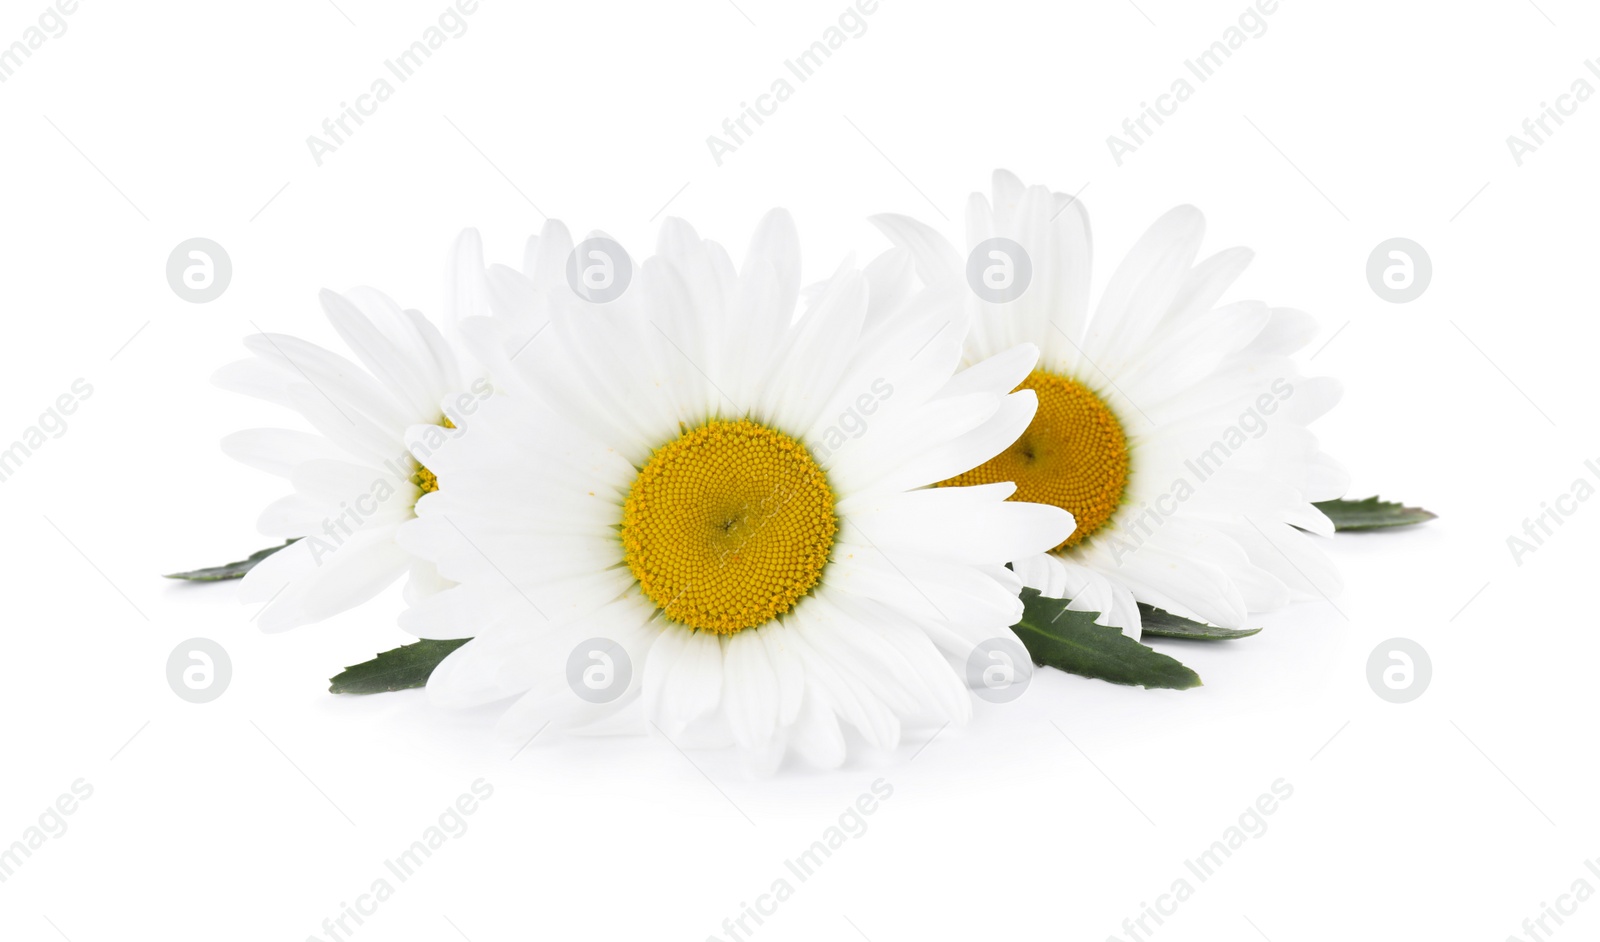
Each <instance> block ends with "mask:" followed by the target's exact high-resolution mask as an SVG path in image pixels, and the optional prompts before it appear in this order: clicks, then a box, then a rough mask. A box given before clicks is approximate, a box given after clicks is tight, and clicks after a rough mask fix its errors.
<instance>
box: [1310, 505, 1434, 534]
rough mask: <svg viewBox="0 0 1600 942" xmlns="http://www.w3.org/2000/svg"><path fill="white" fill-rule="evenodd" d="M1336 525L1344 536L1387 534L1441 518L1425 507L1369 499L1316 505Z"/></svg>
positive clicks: (1335, 527) (1336, 528)
mask: <svg viewBox="0 0 1600 942" xmlns="http://www.w3.org/2000/svg"><path fill="white" fill-rule="evenodd" d="M1314 506H1315V507H1316V508H1317V509H1318V510H1320V511H1322V512H1323V513H1325V514H1327V515H1328V519H1329V520H1332V521H1333V528H1334V529H1335V530H1337V531H1339V532H1341V533H1343V532H1345V531H1348V530H1383V529H1387V528H1389V527H1409V526H1415V525H1416V524H1419V523H1426V522H1427V521H1429V520H1433V519H1435V518H1437V517H1438V514H1435V513H1431V512H1429V511H1426V510H1423V509H1422V508H1421V507H1407V506H1405V505H1404V504H1397V503H1394V502H1392V501H1386V500H1379V499H1378V498H1377V497H1368V498H1367V499H1366V500H1325V501H1320V502H1318V503H1317V504H1315V505H1314Z"/></svg>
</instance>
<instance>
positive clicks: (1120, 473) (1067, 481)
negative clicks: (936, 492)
mask: <svg viewBox="0 0 1600 942" xmlns="http://www.w3.org/2000/svg"><path fill="white" fill-rule="evenodd" d="M1017 388H1018V389H1031V390H1033V391H1034V394H1035V395H1037V396H1038V397H1039V411H1038V412H1037V413H1035V414H1034V417H1033V421H1032V422H1031V423H1029V425H1028V429H1027V431H1025V432H1023V433H1022V437H1021V438H1019V439H1017V440H1016V442H1015V443H1014V444H1013V445H1012V446H1011V447H1010V448H1007V449H1006V450H1005V451H1003V452H1001V453H1000V454H998V455H996V456H995V457H993V458H991V459H990V460H989V461H987V462H985V463H984V464H982V465H979V466H978V467H976V468H973V469H972V470H971V471H968V472H966V473H965V474H961V475H957V476H956V477H953V478H951V479H950V480H948V481H944V482H942V483H943V484H946V485H969V484H993V483H995V482H997V481H1012V482H1015V483H1016V485H1017V492H1016V493H1015V494H1013V495H1012V497H1011V499H1012V500H1025V501H1031V502H1033V503H1036V504H1053V505H1055V506H1057V507H1060V508H1062V509H1064V510H1067V511H1069V512H1071V514H1072V517H1073V519H1074V520H1076V521H1077V524H1078V528H1077V529H1076V530H1074V531H1072V535H1071V536H1069V537H1067V540H1066V542H1065V543H1062V544H1061V545H1060V546H1058V547H1056V549H1058V550H1060V549H1064V548H1066V547H1070V546H1077V545H1078V544H1079V543H1081V542H1083V540H1084V538H1085V537H1087V536H1089V535H1090V534H1091V533H1094V532H1095V531H1096V530H1099V529H1100V528H1101V527H1103V526H1105V524H1106V522H1107V521H1108V520H1110V519H1111V515H1112V514H1114V513H1116V511H1117V507H1118V506H1120V505H1121V503H1122V493H1123V491H1124V490H1125V489H1126V488H1127V486H1128V438H1127V435H1126V434H1125V433H1124V432H1123V430H1122V423H1121V422H1119V421H1117V417H1116V415H1115V414H1114V413H1113V412H1112V411H1111V409H1110V408H1109V407H1108V406H1107V405H1106V404H1105V403H1104V402H1103V401H1101V399H1100V397H1099V396H1097V395H1095V394H1094V393H1093V392H1091V391H1090V390H1089V388H1088V387H1086V386H1084V385H1083V384H1082V383H1080V382H1078V381H1077V380H1073V379H1068V378H1067V377H1065V376H1057V375H1056V374H1054V373H1048V372H1045V371H1044V370H1034V371H1033V372H1032V373H1030V374H1028V378H1027V379H1025V380H1023V381H1022V385H1020V386H1018V387H1017Z"/></svg>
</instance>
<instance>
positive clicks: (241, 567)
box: [165, 537, 298, 582]
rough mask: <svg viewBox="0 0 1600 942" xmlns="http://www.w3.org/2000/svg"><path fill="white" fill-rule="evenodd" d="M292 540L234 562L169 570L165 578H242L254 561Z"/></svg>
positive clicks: (220, 580)
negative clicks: (175, 570) (203, 567)
mask: <svg viewBox="0 0 1600 942" xmlns="http://www.w3.org/2000/svg"><path fill="white" fill-rule="evenodd" d="M296 539H298V537H296ZM293 542H294V540H290V541H289V542H288V543H285V544H283V546H272V547H268V548H267V549H264V550H257V551H256V552H254V553H251V554H250V555H249V557H247V558H245V559H241V560H239V561H238V562H236V563H223V564H222V565H221V566H208V567H206V568H205V569H195V570H192V571H190V572H171V573H167V575H166V576H165V578H167V579H184V580H187V581H189V582H222V581H224V580H227V579H243V578H244V574H245V573H247V572H249V571H250V570H252V569H254V568H256V563H259V562H261V561H262V560H263V559H266V558H267V557H268V556H271V555H272V554H273V553H276V552H277V551H278V550H281V549H283V547H284V546H288V545H289V544H290V543H293Z"/></svg>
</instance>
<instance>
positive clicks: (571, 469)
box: [217, 171, 1347, 766]
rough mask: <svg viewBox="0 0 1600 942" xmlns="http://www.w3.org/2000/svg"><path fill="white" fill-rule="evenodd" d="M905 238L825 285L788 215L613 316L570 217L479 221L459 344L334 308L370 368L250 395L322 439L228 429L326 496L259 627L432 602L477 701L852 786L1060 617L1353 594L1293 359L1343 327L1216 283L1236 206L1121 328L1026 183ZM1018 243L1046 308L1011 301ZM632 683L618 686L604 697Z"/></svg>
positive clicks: (659, 257)
mask: <svg viewBox="0 0 1600 942" xmlns="http://www.w3.org/2000/svg"><path fill="white" fill-rule="evenodd" d="M874 222H875V223H876V224H877V225H878V227H879V228H880V229H881V230H882V231H883V232H884V233H885V234H886V235H887V236H888V237H889V239H890V240H891V241H892V242H893V248H892V249H890V250H889V251H887V252H885V253H884V254H882V255H881V256H879V257H877V258H876V259H874V260H873V261H872V262H871V263H869V264H868V265H866V266H865V267H864V268H857V267H855V266H854V265H853V264H852V263H849V262H847V263H845V264H844V265H842V266H841V267H839V268H838V270H836V271H835V272H834V274H833V275H832V276H831V277H830V278H829V279H827V281H826V282H824V283H822V284H820V285H815V286H811V287H806V286H803V285H802V283H801V274H800V247H799V239H798V236H797V234H796V231H795V226H794V223H793V220H792V219H791V218H790V216H789V215H788V214H787V213H785V212H782V211H774V212H772V213H769V214H768V215H767V216H766V217H765V218H764V219H763V220H762V222H761V224H760V226H759V228H758V230H757V232H756V233H755V237H754V239H753V240H752V241H751V243H750V246H749V248H748V250H747V251H746V252H745V254H744V258H743V261H742V263H740V264H738V265H735V263H734V261H733V260H732V258H731V257H730V255H729V253H728V252H727V251H726V250H725V249H724V248H723V247H722V246H721V245H719V244H717V243H715V242H711V241H708V240H705V239H702V238H701V237H700V236H699V235H698V234H697V233H696V232H695V231H694V230H693V229H692V228H691V227H690V226H689V225H687V224H686V223H684V222H682V221H679V220H669V221H668V222H667V223H666V224H665V226H664V227H663V228H662V231H661V235H660V240H659V243H658V246H657V248H656V252H655V254H654V255H652V256H651V257H649V258H648V259H645V260H644V261H643V262H642V263H640V264H639V265H638V268H637V271H636V272H634V274H633V280H632V283H631V284H630V285H629V286H628V290H626V291H624V292H622V294H621V295H620V296H619V297H616V298H612V299H608V300H604V301H599V300H594V299H593V295H592V294H591V293H589V292H585V291H577V290H574V285H573V284H572V282H571V281H570V280H569V271H568V268H569V264H572V263H573V262H574V245H573V242H572V239H571V237H570V236H569V234H568V232H567V230H566V229H565V228H564V227H563V226H562V225H561V224H560V223H559V222H554V221H552V222H550V223H548V224H547V225H546V226H545V227H544V229H543V231H542V232H541V233H540V234H539V235H538V236H537V237H535V238H533V239H530V240H529V242H528V245H527V249H526V252H525V254H524V258H523V262H522V265H521V267H520V269H518V268H511V267H507V266H503V265H493V266H489V267H485V265H484V262H483V253H482V248H481V245H480V242H479V239H478V237H477V234H476V233H474V232H470V231H469V232H467V233H465V234H463V235H462V237H461V238H460V240H459V241H458V244H457V248H456V257H455V263H454V269H453V275H452V280H453V284H452V286H451V292H450V293H451V298H452V301H453V308H454V310H453V311H452V312H451V314H452V315H453V316H452V319H451V323H450V324H449V325H448V328H447V330H448V333H447V331H446V330H441V329H440V327H438V326H436V325H435V324H434V323H432V322H430V321H429V320H428V319H427V318H425V317H424V316H423V315H422V314H420V313H418V312H416V311H410V310H403V309H402V308H400V307H399V306H398V305H397V304H395V303H394V302H393V301H391V300H390V299H389V298H388V297H386V296H384V295H383V294H381V293H378V292H376V291H372V290H367V289H362V290H356V291H351V292H348V293H346V294H342V295H341V294H335V293H332V292H324V293H323V295H322V304H323V307H324V309H325V311H326V313H327V316H328V318H329V320H330V321H331V322H332V324H333V327H334V329H335V330H336V331H337V332H338V334H339V336H340V337H341V338H342V339H343V341H344V342H345V344H346V345H348V347H349V348H350V351H351V352H352V353H353V354H354V356H355V361H358V362H353V361H352V360H350V359H347V358H345V357H343V356H340V355H338V354H335V353H332V352H330V351H328V350H325V349H323V348H321V347H318V346H315V345H312V344H309V343H306V342H304V341H301V340H298V339H296V338H293V337H289V336H283V335H275V334H261V335H258V336H255V337H252V338H250V339H249V340H248V341H247V346H248V347H249V349H250V350H251V352H252V353H253V354H254V357H253V358H251V359H248V360H245V361H242V362H239V363H235V364H233V365H231V366H228V367H226V368H224V369H223V370H222V371H220V372H219V373H218V375H217V381H218V383H220V384H221V385H223V386H225V387H228V388H230V389H234V390H237V391H240V392H244V393H247V394H250V395H253V396H257V397H260V398H263V399H266V400H269V401H272V402H275V403H278V404H280V405H283V406H287V407H288V408H290V409H292V410H294V411H296V412H298V413H299V414H300V415H301V416H302V417H303V418H304V420H305V421H306V422H307V423H309V426H310V428H311V429H312V430H311V431H288V430H282V429H251V430H247V431H243V432H239V433H237V434H234V435H232V436H229V437H228V438H227V439H225V440H224V443H223V447H224V450H225V451H226V452H227V453H228V454H230V455H232V456H233V457H235V458H237V459H239V460H241V461H243V462H245V463H246V464H249V465H252V466H254V467H257V468H260V469H262V470H265V471H269V472H272V473H275V474H278V475H281V476H283V477H285V478H287V479H288V480H289V481H290V483H291V484H292V485H293V488H294V492H293V493H292V494H290V495H289V496H287V497H284V498H282V499H281V500H278V501H276V502H275V503H273V504H272V505H270V506H269V507H268V508H267V510H266V511H265V513H264V514H263V515H262V517H261V520H260V527H261V529H262V530H263V532H265V533H267V534H268V535H271V536H275V537H278V538H283V539H287V540H290V541H291V542H290V543H289V544H288V545H286V546H285V547H284V548H282V549H281V550H279V551H277V552H273V553H271V554H270V555H265V556H264V558H260V559H259V560H257V561H255V562H254V565H253V567H252V568H250V569H249V572H248V574H247V575H245V577H244V581H243V583H242V596H243V599H244V601H246V602H253V603H256V604H264V605H265V608H264V609H263V611H262V612H261V614H260V615H259V621H260V623H261V626H262V627H263V628H264V629H266V630H268V631H279V630H284V629H288V628H293V627H296V626H300V625H305V624H308V623H312V622H317V621H320V620H323V619H326V618H328V617H330V616H333V615H336V614H338V613H340V612H343V611H346V610H348V609H350V608H352V607H355V606H357V605H359V604H361V603H363V602H366V601H367V600H369V599H371V598H373V597H374V596H376V595H377V594H379V593H380V592H382V591H384V590H385V589H386V588H388V587H389V586H391V585H393V584H394V583H395V582H396V581H399V580H402V579H403V580H404V581H405V600H406V605H407V608H406V610H405V611H404V612H403V614H401V615H400V619H399V623H400V625H401V627H402V628H404V629H405V630H407V631H408V632H410V633H412V634H414V635H416V636H417V637H418V638H421V639H427V640H429V641H432V642H437V643H440V644H441V645H443V647H442V650H448V651H449V652H450V653H449V654H448V656H445V657H444V658H443V660H442V661H440V662H439V663H438V664H437V667H435V668H433V669H432V670H431V676H429V677H428V679H427V688H428V691H429V693H430V695H431V698H432V699H433V700H434V701H435V702H437V703H439V704H441V705H445V706H452V707H468V706H475V705H480V704H485V703H491V702H498V701H509V702H510V704H511V705H510V706H509V708H508V710H507V712H506V713H505V717H504V725H505V726H506V727H507V730H508V732H510V733H511V734H513V735H520V736H523V737H526V736H529V735H532V734H533V733H534V732H536V731H537V730H539V729H542V728H543V727H544V726H545V725H546V724H548V723H554V724H556V725H557V726H558V727H569V728H582V729H589V730H613V729H635V730H648V729H649V728H650V727H652V726H654V727H655V728H657V729H658V730H660V731H662V732H664V733H666V734H667V735H669V736H671V737H672V738H673V739H674V740H675V741H680V742H687V743H693V744H697V745H715V744H728V743H732V744H735V745H737V746H738V747H740V748H741V749H743V750H746V751H747V752H749V753H751V754H752V755H755V756H757V757H760V758H762V759H763V761H765V762H767V763H769V764H776V763H777V762H779V761H781V760H782V759H783V757H784V756H785V755H786V754H791V753H792V754H794V755H796V756H798V757H800V758H801V759H803V760H805V761H807V762H810V763H813V764H816V765H821V766H836V765H838V764H839V763H841V762H842V761H843V760H844V758H845V754H846V750H847V746H846V741H847V739H846V734H847V730H849V731H853V733H851V735H852V736H853V737H854V738H857V739H859V740H864V741H865V743H867V744H869V745H870V746H873V747H876V748H879V749H884V750H892V749H894V748H895V747H896V746H897V745H898V744H899V742H900V740H901V737H902V732H903V731H904V730H906V729H909V728H913V727H926V728H930V729H931V728H935V727H939V726H942V725H944V724H952V723H954V724H959V723H961V722H962V721H964V720H966V719H967V718H968V717H969V716H970V715H971V712H972V702H971V701H972V690H971V688H970V684H969V679H968V666H969V665H970V664H971V661H972V658H973V657H974V652H978V651H994V650H998V649H999V648H1001V647H1004V646H1006V645H1010V646H1012V647H1016V645H1017V638H1016V635H1015V634H1014V633H1013V626H1016V625H1018V624H1019V622H1020V621H1022V619H1023V617H1024V613H1025V609H1024V601H1023V599H1024V597H1025V596H1026V597H1027V598H1036V597H1042V598H1049V599H1061V600H1069V601H1065V602H1063V603H1061V604H1062V606H1063V607H1064V608H1065V609H1067V610H1071V611H1072V612H1074V613H1091V614H1090V615H1089V616H1087V617H1090V618H1092V619H1093V620H1094V621H1096V622H1098V623H1099V624H1100V625H1102V626H1107V627H1108V628H1110V629H1116V630H1119V631H1120V632H1121V633H1122V634H1123V635H1124V636H1126V638H1128V639H1130V640H1136V639H1138V638H1139V636H1140V631H1141V623H1142V617H1143V616H1142V611H1141V607H1143V613H1148V612H1150V611H1152V607H1154V608H1158V609H1161V610H1163V611H1164V612H1169V613H1172V614H1173V615H1177V616H1182V617H1184V618H1192V619H1198V620H1200V621H1203V622H1208V623H1210V624H1211V625H1214V626H1218V627H1220V628H1223V629H1242V628H1244V627H1245V620H1246V617H1247V616H1248V615H1249V614H1250V613H1252V612H1262V611H1267V610H1271V609H1275V608H1278V607H1281V606H1283V605H1285V604H1287V603H1289V602H1291V601H1293V600H1296V599H1301V598H1308V597H1321V596H1327V595H1332V594H1334V593H1336V592H1337V591H1338V588H1339V580H1338V576H1337V574H1336V573H1335V571H1334V569H1333V567H1332V566H1331V564H1330V563H1329V561H1328V560H1327V559H1326V558H1325V557H1324V556H1323V555H1322V553H1321V551H1320V550H1319V548H1318V546H1317V541H1318V539H1319V538H1320V537H1326V536H1328V535H1331V533H1332V532H1333V524H1332V522H1331V521H1330V520H1329V518H1328V517H1327V516H1326V515H1325V514H1324V513H1323V512H1322V511H1321V510H1319V509H1318V508H1317V507H1316V506H1314V505H1315V503H1316V502H1319V501H1327V500H1331V499H1334V498H1338V497H1341V496H1342V495H1343V494H1344V491H1345V486H1346V483H1347V478H1346V475H1345V473H1344V471H1343V470H1342V469H1341V467H1340V466H1339V465H1338V464H1337V463H1336V462H1335V461H1333V460H1332V459H1331V458H1329V457H1328V456H1326V455H1325V454H1324V453H1323V452H1322V451H1321V450H1320V449H1319V447H1318V445H1317V441H1316V439H1315V437H1314V436H1313V435H1312V434H1311V432H1310V431H1309V430H1308V426H1309V425H1310V423H1311V422H1312V421H1313V420H1314V419H1316V418H1317V417H1318V416H1320V415H1322V414H1323V413H1324V412H1326V411H1327V410H1328V409H1329V408H1331V407H1332V406H1333V405H1334V404H1335V403H1336V402H1337V400H1338V398H1339V393H1340V391H1339V387H1338V385H1337V384H1336V383H1334V382H1333V381H1331V380H1327V379H1316V378H1306V377H1304V376H1302V375H1300V373H1299V371H1298V369H1297V368H1296V366H1295V364H1294V362H1293V360H1292V359H1291V355H1292V354H1293V353H1294V352H1295V351H1296V350H1298V349H1299V348H1300V347H1302V346H1303V345H1304V344H1305V343H1307V341H1309V340H1310V338H1311V337H1312V335H1313V333H1314V329H1315V328H1314V325H1313V323H1312V321H1311V320H1310V318H1308V317H1307V316H1306V315H1305V314H1302V313H1300V312H1298V311H1293V310H1288V309H1282V308H1272V307H1269V306H1267V305H1265V304H1262V303H1260V302H1255V301H1242V302H1236V303H1230V304H1221V305H1219V303H1218V302H1219V299H1220V298H1221V296H1222V295H1223V293H1224V291H1226V290H1227V289H1228V287H1229V286H1230V285H1231V284H1232V282H1233V281H1234V280H1235V279H1236V278H1237V277H1238V275H1239V274H1240V273H1241V271H1243V269H1244V268H1245V266H1246V265H1247V264H1248V263H1249V261H1250V258H1251V253H1250V252H1249V251H1248V250H1246V249H1229V250H1226V251H1223V252H1221V253H1218V254H1216V255H1213V256H1211V257H1209V258H1205V259H1199V256H1198V253H1199V249H1200V243H1201V238H1202V235H1203V231H1204V222H1203V219H1202V217H1201V215H1200V213H1199V212H1198V211H1196V210H1194V209H1193V208H1190V207H1182V208H1179V209H1176V210H1173V211H1172V212H1170V213H1168V214H1167V215H1165V216H1163V217H1162V218H1161V219H1160V220H1159V221H1157V222H1156V224H1155V225H1154V226H1152V227H1151V228H1150V230H1149V231H1148V232H1147V233H1146V234H1145V235H1144V236H1143V238H1141V239H1140V240H1139V242H1138V244H1137V245H1136V246H1135V247H1134V249H1133V251H1132V252H1131V253H1130V254H1129V255H1128V256H1127V258H1126V259H1125V260H1124V261H1123V262H1122V263H1121V265H1120V266H1119V267H1118V268H1117V270H1116V272H1115V274H1114V275H1113V276H1112V278H1111V280H1110V282H1109V283H1108V284H1107V286H1106V288H1105V290H1104V291H1103V293H1102V294H1101V297H1100V300H1099V303H1098V304H1097V305H1096V306H1095V307H1094V308H1093V309H1092V310H1091V307H1090V281H1089V276H1090V267H1091V264H1090V261H1091V240H1090V232H1089V220H1088V217H1087V215H1086V214H1085V212H1084V209H1083V206H1082V204H1081V203H1079V202H1078V201H1076V200H1075V199H1073V198H1071V197H1069V196H1066V195H1064V194H1060V193H1052V192H1050V191H1049V190H1047V189H1046V188H1044V187H1042V186H1032V187H1026V186H1024V185H1023V184H1022V182H1021V181H1019V180H1018V179H1017V178H1016V177H1015V176H1013V175H1011V174H1010V173H1007V172H1003V171H1001V172H997V173H995V175H994V179H993V189H992V194H991V195H990V196H988V197H985V196H983V195H982V194H976V193H975V194H973V196H972V197H971V199H970V201H969V203H968V206H967V232H966V238H965V242H966V248H967V251H966V252H963V251H961V250H960V249H958V248H957V247H956V246H955V245H952V244H951V243H950V242H949V241H947V240H946V239H945V238H944V237H943V236H941V235H940V234H939V233H938V232H937V231H936V230H934V229H932V228H930V227H928V226H926V225H923V224H921V223H919V222H916V221H914V220H912V219H909V218H905V217H901V216H880V217H876V218H875V219H874ZM994 240H1007V241H1004V242H995V241H994ZM994 244H1004V245H1010V246H1016V247H1020V250H1021V253H1020V258H1021V259H1022V260H1023V262H1022V263H1023V264H1024V265H1026V266H1027V267H1028V269H1030V270H1029V271H1028V272H1027V273H1026V285H1025V289H1024V290H1021V292H1020V294H1017V293H1016V292H999V293H998V295H997V293H996V292H993V291H988V290H983V289H984V288H985V287H986V286H987V282H984V281H982V280H981V279H984V278H987V277H988V275H987V273H986V272H985V270H984V269H983V266H984V265H985V264H987V262H986V261H985V253H984V251H983V250H984V247H985V246H988V245H994ZM975 250H976V251H975ZM996 257H997V258H999V256H996ZM974 258H975V259H976V261H975V262H973V261H972V260H973V259H974ZM1001 260H1002V261H1004V262H1006V263H1007V264H1012V265H1014V264H1016V263H1017V259H1016V258H1012V257H1009V256H1008V257H1006V258H1003V259H1001ZM969 263H970V264H969ZM969 270H970V271H973V272H975V274H974V275H973V277H972V278H969ZM1015 274H1016V273H1015V271H1012V272H1010V275H1011V276H1013V278H1014V276H1015ZM974 279H978V280H974ZM1002 280H1003V279H1002ZM1013 283H1014V281H1013ZM1028 590H1032V591H1028ZM1035 593H1037V595H1035ZM464 639H470V640H464ZM596 641H598V642H600V643H601V644H602V646H603V648H604V652H609V653H604V652H603V653H602V654H601V655H600V656H599V657H598V659H596V660H594V661H592V662H591V661H588V660H581V659H580V660H579V661H574V660H573V657H572V655H574V654H575V653H576V652H578V651H580V650H585V648H584V645H585V644H589V646H590V649H591V650H592V649H593V643H594V642H596ZM446 642H448V644H444V643H446ZM600 669H603V670H604V671H606V672H607V676H608V682H609V683H610V684H611V685H612V686H613V688H614V690H613V691H612V692H611V693H610V694H608V695H607V696H605V697H588V696H582V695H575V691H578V693H579V694H581V692H582V691H581V690H580V689H579V688H578V687H577V686H575V685H574V683H573V672H574V671H575V670H577V671H580V672H582V671H589V670H600Z"/></svg>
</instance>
